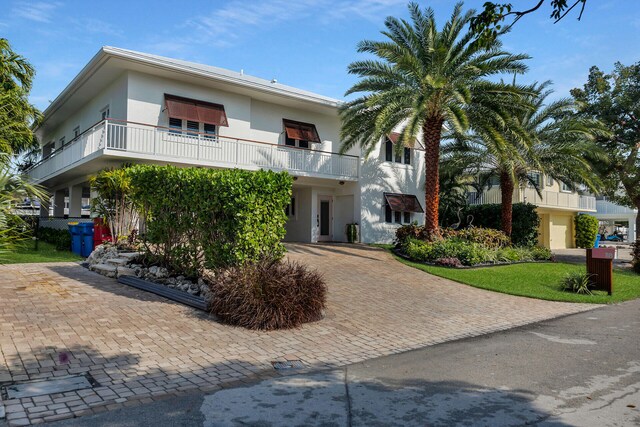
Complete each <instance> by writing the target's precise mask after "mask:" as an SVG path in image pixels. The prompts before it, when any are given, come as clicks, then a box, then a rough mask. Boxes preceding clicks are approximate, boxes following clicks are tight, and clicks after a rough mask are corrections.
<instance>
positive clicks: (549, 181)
mask: <svg viewBox="0 0 640 427" xmlns="http://www.w3.org/2000/svg"><path fill="white" fill-rule="evenodd" d="M552 186H553V177H552V176H551V175H547V187H552Z"/></svg>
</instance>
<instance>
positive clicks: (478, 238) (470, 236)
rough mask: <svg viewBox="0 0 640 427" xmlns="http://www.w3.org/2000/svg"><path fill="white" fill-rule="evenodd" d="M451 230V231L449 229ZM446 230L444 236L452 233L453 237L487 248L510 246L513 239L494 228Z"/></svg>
mask: <svg viewBox="0 0 640 427" xmlns="http://www.w3.org/2000/svg"><path fill="white" fill-rule="evenodd" d="M449 230H451V229H449ZM449 230H446V231H443V234H449V233H451V237H456V238H458V239H461V240H466V241H468V242H473V243H479V244H481V245H483V246H484V247H486V248H490V249H497V248H502V247H505V246H509V244H510V243H511V239H509V236H507V235H506V234H504V232H502V231H500V230H494V229H493V228H481V227H468V228H463V229H462V230H451V231H449Z"/></svg>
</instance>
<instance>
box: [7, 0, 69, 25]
mask: <svg viewBox="0 0 640 427" xmlns="http://www.w3.org/2000/svg"><path fill="white" fill-rule="evenodd" d="M60 6H61V3H59V2H35V3H27V2H22V3H19V4H17V5H16V6H14V7H13V9H12V13H13V15H14V16H18V17H21V18H25V19H29V20H31V21H36V22H44V23H48V22H51V16H52V15H53V13H54V12H55V10H56V9H57V8H59V7H60Z"/></svg>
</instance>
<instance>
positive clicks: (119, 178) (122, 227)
mask: <svg viewBox="0 0 640 427" xmlns="http://www.w3.org/2000/svg"><path fill="white" fill-rule="evenodd" d="M89 183H90V184H91V187H92V188H93V189H94V190H95V192H96V193H97V197H93V198H92V199H91V210H92V211H93V212H95V213H96V214H97V215H98V216H99V217H101V218H103V219H104V220H105V221H106V223H107V225H108V226H109V229H110V231H111V235H112V236H114V242H115V243H118V242H119V241H120V240H121V239H125V238H127V237H128V236H129V235H130V234H131V233H132V231H133V230H134V229H135V228H136V227H137V225H138V221H139V213H138V212H139V206H138V204H137V203H136V201H135V199H134V198H133V196H132V193H133V190H132V187H131V177H130V176H129V174H128V173H127V168H126V167H122V168H117V169H105V170H102V171H100V172H98V174H97V175H95V176H92V177H91V178H89Z"/></svg>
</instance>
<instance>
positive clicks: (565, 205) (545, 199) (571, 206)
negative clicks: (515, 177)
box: [467, 187, 596, 212]
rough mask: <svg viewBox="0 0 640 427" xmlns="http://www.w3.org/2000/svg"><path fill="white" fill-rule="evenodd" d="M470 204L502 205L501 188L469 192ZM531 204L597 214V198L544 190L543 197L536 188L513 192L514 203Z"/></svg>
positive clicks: (520, 189) (517, 189)
mask: <svg viewBox="0 0 640 427" xmlns="http://www.w3.org/2000/svg"><path fill="white" fill-rule="evenodd" d="M467 198H468V201H469V204H472V205H482V204H489V203H501V202H502V195H501V194H500V189H499V188H496V187H494V188H491V189H489V190H487V191H485V192H483V193H480V194H478V193H476V192H469V193H468V195H467ZM524 202H526V203H531V204H533V205H536V206H539V207H541V208H552V209H562V210H572V211H581V212H595V211H596V198H595V197H593V196H584V195H581V194H577V193H569V192H564V191H550V190H543V191H542V197H540V195H539V194H538V193H537V192H536V190H535V189H534V188H531V187H525V188H524V189H523V188H516V189H515V191H514V192H513V203H524Z"/></svg>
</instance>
